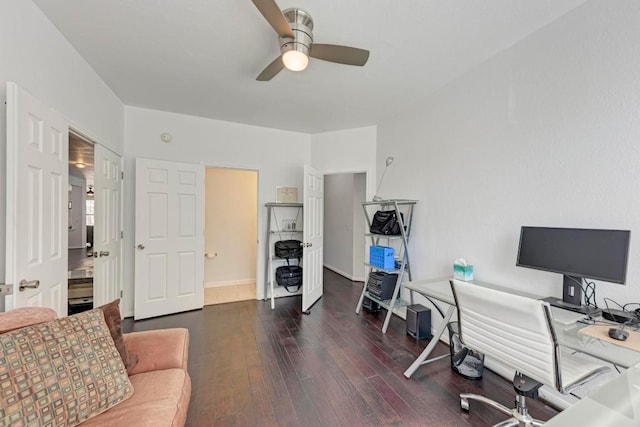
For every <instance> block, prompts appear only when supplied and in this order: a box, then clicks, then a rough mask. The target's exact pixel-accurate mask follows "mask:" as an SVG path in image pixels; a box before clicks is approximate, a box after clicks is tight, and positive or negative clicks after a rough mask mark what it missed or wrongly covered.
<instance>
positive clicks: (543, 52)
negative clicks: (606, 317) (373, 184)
mask: <svg viewBox="0 0 640 427" xmlns="http://www.w3.org/2000/svg"><path fill="white" fill-rule="evenodd" d="M638 22H640V3H639V2H628V1H612V2H599V1H591V2H588V3H586V4H585V5H584V6H582V7H580V8H578V9H576V10H575V11H573V12H571V13H570V14H568V15H566V16H564V17H562V18H561V19H559V20H558V21H556V22H554V23H552V24H551V25H549V26H547V27H545V28H543V29H541V30H540V31H538V32H536V33H534V34H533V35H531V36H530V37H528V38H527V39H525V40H524V41H522V42H520V43H517V44H516V45H514V46H512V47H510V48H509V49H507V50H506V51H504V52H502V53H500V54H499V55H497V56H496V57H494V58H492V59H490V60H488V61H487V62H485V63H483V64H481V65H480V66H479V67H477V68H476V69H474V70H472V71H470V72H468V73H466V74H465V75H463V76H462V77H460V78H459V79H457V80H456V81H454V82H453V83H451V84H450V85H448V86H447V87H445V88H443V89H442V90H440V91H439V92H438V93H436V94H435V95H434V96H433V97H431V98H429V99H425V101H424V108H422V109H419V110H416V111H413V112H409V113H404V114H402V115H401V116H398V117H397V118H389V119H388V120H386V121H384V122H382V123H380V124H379V126H378V153H377V154H378V155H377V163H378V165H379V166H380V167H381V165H382V164H383V162H384V159H385V158H386V156H388V155H394V156H395V163H394V164H393V166H392V168H393V169H389V172H388V173H387V177H386V178H385V184H384V185H383V191H382V192H383V193H384V194H386V195H388V194H394V197H396V196H398V197H407V198H415V199H418V200H419V203H418V206H417V217H416V218H415V221H414V225H415V227H414V233H413V237H412V242H411V243H410V245H411V249H412V266H413V267H414V268H413V274H414V279H425V278H429V277H434V276H442V275H448V274H450V273H451V264H452V262H453V260H454V259H455V258H457V257H461V256H463V257H465V258H467V260H468V261H470V262H471V263H473V264H475V276H476V278H477V279H481V280H484V281H489V282H494V283H499V284H503V285H507V286H512V287H514V288H521V289H525V290H529V291H533V292H535V293H537V294H541V295H556V296H559V295H561V283H562V277H561V276H560V275H558V274H553V273H546V272H541V271H535V270H530V269H525V268H519V267H516V266H515V260H516V251H517V247H518V237H519V231H520V226H522V225H547V226H560V227H594V228H614V229H617V228H620V229H630V230H632V238H631V252H630V256H629V260H630V263H629V268H628V280H627V286H619V285H615V284H608V283H602V284H599V285H598V302H599V303H600V304H601V305H604V304H603V302H602V298H603V297H610V298H613V299H615V300H617V301H619V302H639V301H640V292H639V291H640V263H639V262H638V261H637V260H638V256H639V255H640V215H638V213H639V212H640V197H638V194H640V152H639V151H640V149H639V148H638V147H640V145H639V142H640V96H638V94H639V93H640V55H638V52H639V51H640V26H639V25H638Z"/></svg>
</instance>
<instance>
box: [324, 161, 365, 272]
mask: <svg viewBox="0 0 640 427" xmlns="http://www.w3.org/2000/svg"><path fill="white" fill-rule="evenodd" d="M366 181H367V180H366V173H364V172H362V173H336V174H327V175H325V176H324V267H326V268H328V269H329V270H332V271H334V272H336V273H338V274H340V275H341V276H344V277H346V278H347V279H349V280H351V281H354V282H363V281H364V275H365V271H364V261H365V254H364V250H365V245H364V234H365V219H364V213H363V211H362V202H364V201H365V199H366Z"/></svg>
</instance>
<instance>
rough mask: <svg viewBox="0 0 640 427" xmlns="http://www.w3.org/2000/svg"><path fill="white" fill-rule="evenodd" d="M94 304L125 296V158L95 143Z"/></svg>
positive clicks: (98, 304)
mask: <svg viewBox="0 0 640 427" xmlns="http://www.w3.org/2000/svg"><path fill="white" fill-rule="evenodd" d="M94 147H95V150H94V160H95V182H94V194H95V195H94V212H95V215H94V218H95V222H94V227H93V247H94V249H93V251H94V252H93V253H94V259H93V304H94V307H97V306H100V305H103V304H106V303H108V302H111V301H113V300H115V299H116V298H120V297H121V294H120V292H121V290H122V158H121V157H120V156H119V155H118V154H116V153H114V152H113V151H111V150H109V149H107V148H105V147H103V146H102V145H100V144H95V146H94Z"/></svg>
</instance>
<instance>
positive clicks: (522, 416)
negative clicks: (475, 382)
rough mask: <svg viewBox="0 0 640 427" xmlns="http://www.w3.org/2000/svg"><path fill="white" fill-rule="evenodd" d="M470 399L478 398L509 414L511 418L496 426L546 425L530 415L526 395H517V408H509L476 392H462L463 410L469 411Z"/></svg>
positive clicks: (479, 400) (528, 426) (461, 405)
mask: <svg viewBox="0 0 640 427" xmlns="http://www.w3.org/2000/svg"><path fill="white" fill-rule="evenodd" d="M469 400H477V401H478V402H482V403H484V404H487V405H489V406H491V407H492V408H495V409H497V410H498V411H500V412H502V413H503V414H505V415H509V416H510V417H511V418H509V419H508V420H505V421H502V422H500V423H498V424H496V425H495V426H494V427H531V426H533V427H537V426H542V425H544V422H543V421H540V420H536V419H535V418H533V417H531V415H529V411H528V410H527V405H526V403H525V398H524V396H520V395H517V396H516V408H515V409H509V408H507V407H506V406H504V405H502V404H500V403H498V402H496V401H495V400H491V399H488V398H486V397H484V396H481V395H479V394H474V393H461V394H460V408H462V410H463V411H466V412H469Z"/></svg>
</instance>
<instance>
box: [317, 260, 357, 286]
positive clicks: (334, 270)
mask: <svg viewBox="0 0 640 427" xmlns="http://www.w3.org/2000/svg"><path fill="white" fill-rule="evenodd" d="M324 268H326V269H329V270H331V271H333V272H334V273H337V274H339V275H341V276H342V277H345V278H347V279H349V280H351V281H352V282H364V277H354V276H353V275H351V274H348V273H345V272H344V271H342V270H340V269H339V268H335V267H333V266H331V265H328V264H324Z"/></svg>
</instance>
